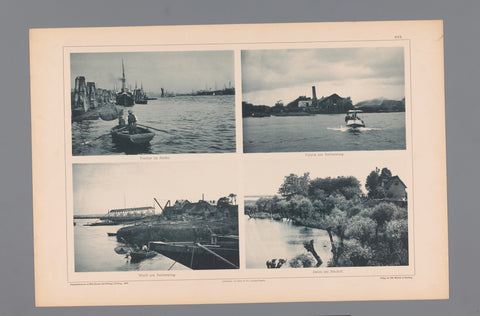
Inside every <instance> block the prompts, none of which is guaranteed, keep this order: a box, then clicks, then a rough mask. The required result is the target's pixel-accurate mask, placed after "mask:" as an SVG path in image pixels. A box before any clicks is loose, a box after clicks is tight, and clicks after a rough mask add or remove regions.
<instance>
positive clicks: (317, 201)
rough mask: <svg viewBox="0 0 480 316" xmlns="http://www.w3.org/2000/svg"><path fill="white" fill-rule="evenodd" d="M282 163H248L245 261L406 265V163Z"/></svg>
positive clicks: (250, 264) (258, 265)
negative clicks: (337, 166) (334, 165)
mask: <svg viewBox="0 0 480 316" xmlns="http://www.w3.org/2000/svg"><path fill="white" fill-rule="evenodd" d="M257 163H258V162H257ZM252 166H253V164H252ZM287 166H288V164H287V165H283V167H282V168H275V164H273V167H272V164H269V165H267V164H265V165H258V164H257V165H256V166H255V167H252V168H250V169H248V168H247V173H249V180H248V181H247V183H246V189H245V200H244V209H245V216H244V220H245V223H244V224H245V225H244V228H245V248H246V267H247V268H249V269H279V268H282V269H284V268H314V267H364V266H408V265H409V242H408V241H409V234H408V200H407V198H408V197H407V185H406V183H408V182H407V181H406V180H405V178H406V177H407V176H408V172H406V169H408V168H396V167H395V166H385V165H378V166H373V165H369V166H364V167H363V168H358V167H355V168H349V167H348V166H347V167H346V168H344V170H343V171H342V170H341V169H342V168H340V169H331V168H325V166H323V167H322V166H320V165H318V164H316V166H314V167H312V168H311V170H306V169H307V168H308V164H307V165H303V166H302V167H298V166H294V167H292V168H291V169H292V170H291V171H289V170H288V167H287ZM269 168H270V170H269ZM317 169H318V170H317ZM342 172H343V173H342Z"/></svg>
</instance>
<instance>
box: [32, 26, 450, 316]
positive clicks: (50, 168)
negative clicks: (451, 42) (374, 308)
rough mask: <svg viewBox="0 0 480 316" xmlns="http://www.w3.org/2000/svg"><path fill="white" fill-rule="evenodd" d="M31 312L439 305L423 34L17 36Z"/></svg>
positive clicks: (302, 31) (439, 218)
mask: <svg viewBox="0 0 480 316" xmlns="http://www.w3.org/2000/svg"><path fill="white" fill-rule="evenodd" d="M30 58H31V95H32V101H31V102H32V151H33V162H32V163H33V194H34V196H33V201H34V205H33V207H34V214H33V215H34V251H35V297H36V305H37V306H72V305H142V304H144V305H155V304H210V303H255V302H297V301H298V302H300V301H345V300H349V301H352V300H406V299H447V298H448V295H449V287H448V235H447V188H446V154H445V109H444V107H445V103H444V75H443V25H442V21H401V22H341V23H299V24H246V25H202V26H152V27H115V28H72V29H33V30H31V31H30Z"/></svg>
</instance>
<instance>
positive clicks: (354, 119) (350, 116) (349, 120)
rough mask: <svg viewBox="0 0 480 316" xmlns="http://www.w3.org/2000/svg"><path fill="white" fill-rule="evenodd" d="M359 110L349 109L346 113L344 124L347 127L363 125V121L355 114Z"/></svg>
mask: <svg viewBox="0 0 480 316" xmlns="http://www.w3.org/2000/svg"><path fill="white" fill-rule="evenodd" d="M361 112H362V111H361V110H349V111H348V112H347V115H346V116H345V124H346V125H347V127H351V128H357V127H365V122H364V121H363V120H362V119H361V118H360V117H358V115H357V113H361Z"/></svg>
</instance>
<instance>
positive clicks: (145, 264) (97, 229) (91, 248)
mask: <svg viewBox="0 0 480 316" xmlns="http://www.w3.org/2000/svg"><path fill="white" fill-rule="evenodd" d="M92 222H95V219H76V220H75V223H76V225H75V227H74V243H75V244H74V249H75V251H74V252H75V272H107V271H148V270H155V271H166V270H168V269H170V270H188V268H186V267H185V266H182V265H181V264H179V263H175V261H173V260H171V259H169V258H167V257H164V256H162V255H161V254H158V255H156V256H155V257H153V258H149V259H145V260H143V261H140V262H137V263H130V260H129V259H128V258H126V255H125V254H117V253H116V252H115V250H114V249H115V247H118V246H125V244H123V243H120V242H117V238H116V237H115V236H108V235H107V233H115V232H117V230H118V229H120V228H121V227H122V226H121V225H115V226H84V224H87V223H92ZM139 246H141V245H139Z"/></svg>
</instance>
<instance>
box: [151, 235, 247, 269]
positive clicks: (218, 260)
mask: <svg viewBox="0 0 480 316" xmlns="http://www.w3.org/2000/svg"><path fill="white" fill-rule="evenodd" d="M150 249H152V250H154V251H156V252H158V253H160V254H162V255H164V256H165V257H167V258H170V259H172V260H174V261H176V262H178V263H180V264H182V265H184V266H186V267H188V268H190V269H192V270H215V269H238V265H239V254H238V240H237V242H236V243H235V242H233V243H231V244H230V245H201V244H198V243H192V242H170V243H166V242H159V241H155V242H150Z"/></svg>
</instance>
